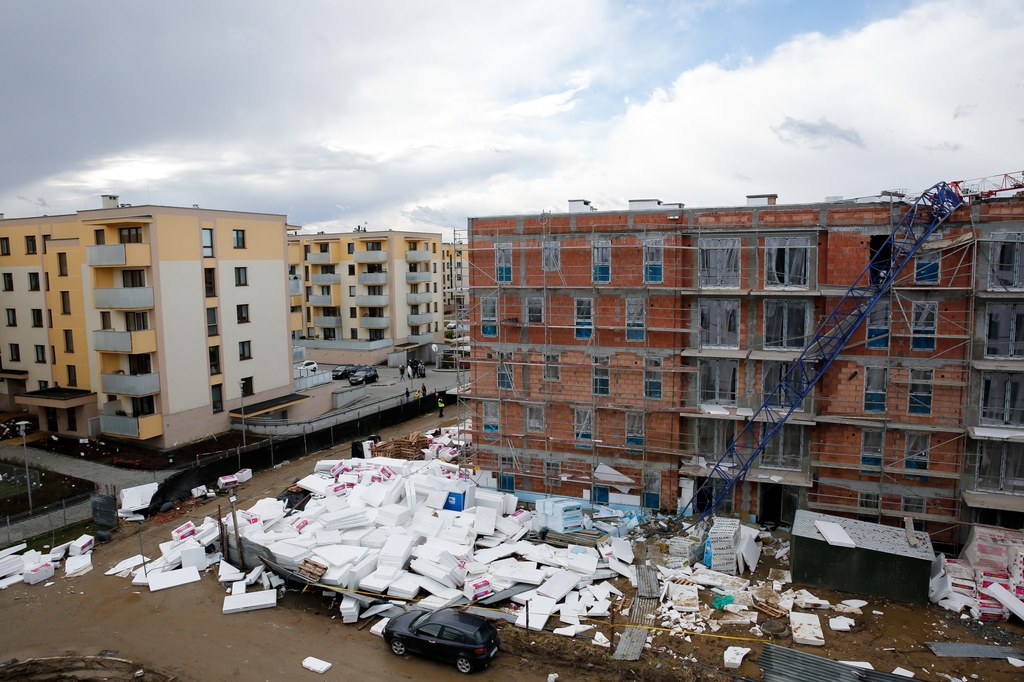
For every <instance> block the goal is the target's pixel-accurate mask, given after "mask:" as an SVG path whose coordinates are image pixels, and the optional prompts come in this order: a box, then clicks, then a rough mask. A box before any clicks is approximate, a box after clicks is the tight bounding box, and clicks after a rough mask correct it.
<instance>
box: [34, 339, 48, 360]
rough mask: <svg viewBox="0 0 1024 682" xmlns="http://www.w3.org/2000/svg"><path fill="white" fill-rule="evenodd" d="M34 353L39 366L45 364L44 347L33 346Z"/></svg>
mask: <svg viewBox="0 0 1024 682" xmlns="http://www.w3.org/2000/svg"><path fill="white" fill-rule="evenodd" d="M34 348H35V352H36V362H38V363H39V364H45V363H46V346H42V345H38V344H37V345H36V346H34Z"/></svg>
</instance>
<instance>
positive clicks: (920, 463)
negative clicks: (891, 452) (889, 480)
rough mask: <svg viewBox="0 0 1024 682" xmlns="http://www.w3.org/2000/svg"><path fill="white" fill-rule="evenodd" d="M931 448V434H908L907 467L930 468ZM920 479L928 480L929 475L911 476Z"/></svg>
mask: <svg viewBox="0 0 1024 682" xmlns="http://www.w3.org/2000/svg"><path fill="white" fill-rule="evenodd" d="M929 450H931V436H929V435H928V434H927V433H908V434H907V452H906V459H905V460H904V461H905V462H906V468H907V469H925V470H927V469H928V451H929ZM910 478H916V479H917V480H919V481H927V480H928V477H927V476H911V477H910Z"/></svg>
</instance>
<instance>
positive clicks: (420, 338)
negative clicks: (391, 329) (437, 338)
mask: <svg viewBox="0 0 1024 682" xmlns="http://www.w3.org/2000/svg"><path fill="white" fill-rule="evenodd" d="M409 341H410V342H412V343H433V342H434V334H433V332H430V333H427V334H412V335H411V336H409Z"/></svg>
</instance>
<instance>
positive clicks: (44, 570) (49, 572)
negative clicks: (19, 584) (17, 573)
mask: <svg viewBox="0 0 1024 682" xmlns="http://www.w3.org/2000/svg"><path fill="white" fill-rule="evenodd" d="M52 577H53V563H52V562H49V561H46V562H43V563H41V564H38V565H36V566H33V567H32V568H31V569H29V570H27V571H25V572H24V573H23V574H22V578H23V580H24V581H25V582H26V583H28V584H29V585H35V584H37V583H41V582H43V581H44V580H49V579H50V578H52Z"/></svg>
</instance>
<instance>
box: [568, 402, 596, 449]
mask: <svg viewBox="0 0 1024 682" xmlns="http://www.w3.org/2000/svg"><path fill="white" fill-rule="evenodd" d="M573 427H574V430H575V434H576V447H578V448H591V447H593V440H594V411H593V410H592V409H590V408H589V407H577V408H576V409H575V410H573Z"/></svg>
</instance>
